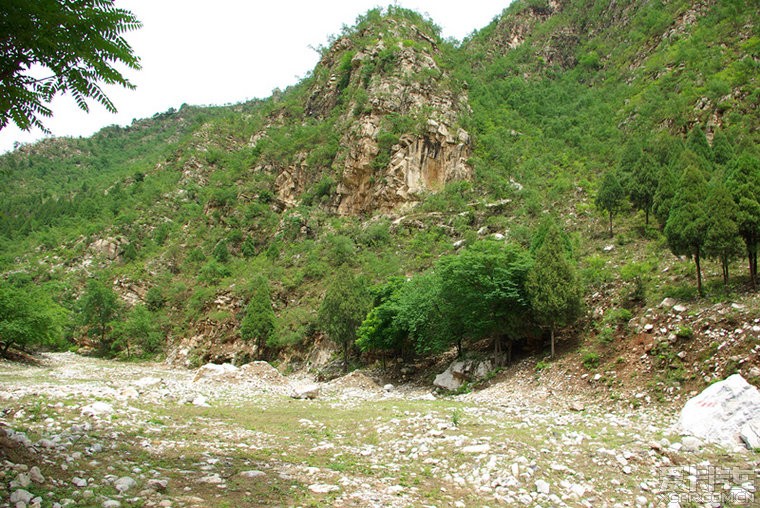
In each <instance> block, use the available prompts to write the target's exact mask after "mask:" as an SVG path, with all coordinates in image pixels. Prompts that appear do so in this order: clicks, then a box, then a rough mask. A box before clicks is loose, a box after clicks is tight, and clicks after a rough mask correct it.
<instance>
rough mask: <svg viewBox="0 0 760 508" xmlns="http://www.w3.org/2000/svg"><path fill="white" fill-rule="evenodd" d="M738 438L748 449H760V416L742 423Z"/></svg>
mask: <svg viewBox="0 0 760 508" xmlns="http://www.w3.org/2000/svg"><path fill="white" fill-rule="evenodd" d="M739 438H741V440H742V442H743V443H744V445H745V446H746V447H747V448H749V449H750V450H757V449H760V418H753V419H752V420H750V421H748V422H747V423H745V424H744V425H742V428H741V429H740V430H739Z"/></svg>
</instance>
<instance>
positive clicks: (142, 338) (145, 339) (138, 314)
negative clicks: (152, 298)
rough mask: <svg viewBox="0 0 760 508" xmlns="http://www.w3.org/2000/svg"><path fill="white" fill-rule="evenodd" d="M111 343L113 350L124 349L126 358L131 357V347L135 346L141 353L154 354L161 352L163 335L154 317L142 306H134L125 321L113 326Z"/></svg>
mask: <svg viewBox="0 0 760 508" xmlns="http://www.w3.org/2000/svg"><path fill="white" fill-rule="evenodd" d="M114 335H115V336H116V339H115V340H114V343H113V346H112V347H113V348H114V349H115V350H121V349H122V348H123V349H126V351H127V358H129V357H130V356H132V351H131V346H132V345H137V346H139V347H140V349H142V352H143V353H147V354H154V353H157V352H159V351H160V350H161V343H162V342H163V334H162V333H161V327H160V324H159V321H158V320H157V319H156V315H155V314H153V313H152V312H150V311H149V310H148V309H147V307H145V306H144V305H135V306H134V307H133V308H132V310H131V311H130V312H129V314H128V315H127V319H126V320H124V321H122V322H119V323H117V324H116V325H115V330H114Z"/></svg>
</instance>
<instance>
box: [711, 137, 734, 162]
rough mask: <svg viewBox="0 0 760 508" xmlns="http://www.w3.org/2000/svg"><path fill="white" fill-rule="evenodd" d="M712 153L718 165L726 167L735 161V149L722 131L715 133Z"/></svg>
mask: <svg viewBox="0 0 760 508" xmlns="http://www.w3.org/2000/svg"><path fill="white" fill-rule="evenodd" d="M712 153H713V159H714V161H715V163H716V164H720V165H725V164H728V163H729V162H730V161H731V160H733V159H734V156H735V155H734V147H733V146H731V142H730V141H729V140H728V136H726V134H725V133H724V132H723V130H722V129H718V130H716V131H715V135H714V136H713V145H712Z"/></svg>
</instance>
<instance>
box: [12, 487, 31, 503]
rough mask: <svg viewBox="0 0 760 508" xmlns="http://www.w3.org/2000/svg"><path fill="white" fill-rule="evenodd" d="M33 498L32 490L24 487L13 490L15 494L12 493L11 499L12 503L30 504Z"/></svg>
mask: <svg viewBox="0 0 760 508" xmlns="http://www.w3.org/2000/svg"><path fill="white" fill-rule="evenodd" d="M32 498H34V495H33V494H32V493H31V492H29V491H27V490H24V489H18V490H14V491H13V494H11V499H10V501H11V504H16V503H25V504H29V503H30V502H31V500H32Z"/></svg>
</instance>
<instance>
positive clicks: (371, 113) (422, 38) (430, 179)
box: [254, 17, 472, 215]
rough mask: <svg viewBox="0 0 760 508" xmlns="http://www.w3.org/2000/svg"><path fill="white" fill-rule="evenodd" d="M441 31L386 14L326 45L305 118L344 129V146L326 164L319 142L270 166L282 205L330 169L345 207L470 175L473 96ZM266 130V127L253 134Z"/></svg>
mask: <svg viewBox="0 0 760 508" xmlns="http://www.w3.org/2000/svg"><path fill="white" fill-rule="evenodd" d="M437 37H438V36H437V35H436V34H435V33H426V32H425V31H423V29H421V28H420V27H419V26H418V25H416V24H414V23H412V22H411V21H409V20H405V19H403V18H401V19H394V18H392V17H387V18H383V19H382V20H375V21H373V22H370V23H365V24H364V26H362V25H360V26H359V28H358V29H357V31H356V32H355V33H352V34H350V35H348V36H344V37H341V38H339V39H338V40H337V41H335V42H334V43H333V44H332V45H331V46H330V48H329V49H328V50H326V51H325V52H324V55H323V57H322V59H321V61H320V62H319V64H318V66H317V69H315V71H314V78H313V80H312V82H311V84H310V86H309V89H308V98H307V100H306V103H305V107H304V110H303V117H302V119H301V120H302V121H303V122H311V123H314V122H317V123H323V124H324V123H328V124H329V125H330V126H331V128H332V129H336V131H337V132H340V133H341V134H340V137H339V144H338V149H337V150H336V151H335V154H334V157H332V158H331V159H330V160H329V161H328V162H329V163H328V164H326V165H322V167H320V166H319V165H315V164H313V163H310V162H309V159H310V158H311V157H310V154H311V153H312V152H313V151H315V150H319V149H320V146H306V147H304V149H303V150H302V151H301V152H300V153H299V154H298V156H297V157H296V159H295V161H294V162H293V163H291V164H288V165H284V166H283V165H279V166H278V164H274V165H273V166H270V167H269V169H270V170H274V171H275V172H276V173H277V178H276V181H275V190H276V194H277V197H278V199H279V200H280V202H281V203H282V204H283V205H284V206H287V207H290V206H295V205H297V204H298V203H299V202H300V201H301V200H302V196H303V195H304V194H307V193H308V192H309V189H310V187H311V186H313V185H314V184H315V183H316V182H317V181H318V180H319V179H320V178H322V177H325V175H327V176H328V177H330V178H332V179H334V181H335V184H336V187H335V189H336V192H335V193H334V195H333V196H331V198H330V200H329V206H330V207H331V208H332V209H333V210H334V211H337V212H338V213H340V214H343V215H355V214H361V213H367V212H373V211H390V210H393V209H397V208H399V207H403V206H405V205H410V204H413V203H415V202H417V201H419V200H420V198H421V197H422V196H423V195H424V194H425V193H427V192H435V191H438V190H440V189H442V188H443V186H444V185H445V184H446V183H447V182H450V181H453V180H466V179H469V178H471V176H472V169H471V167H470V165H469V164H468V162H467V160H468V158H469V157H470V154H471V141H470V135H469V133H468V132H467V131H465V130H464V129H463V128H462V127H461V126H460V124H461V118H462V117H463V115H466V114H467V113H468V112H469V107H468V105H467V96H466V92H465V90H464V88H463V87H462V86H461V85H460V84H458V83H456V81H455V80H453V79H452V78H451V76H450V75H449V73H448V72H447V71H446V70H444V69H443V68H442V66H441V65H440V64H439V62H440V61H441V60H442V59H443V58H444V57H443V55H442V54H441V51H440V50H439V48H438V42H437ZM266 136H267V132H266V130H264V131H262V132H259V133H257V134H256V135H255V136H254V139H256V140H257V141H258V140H260V139H263V138H265V137H266Z"/></svg>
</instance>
